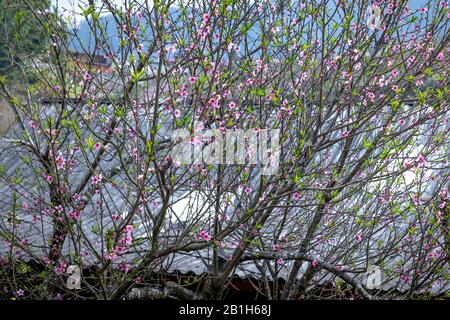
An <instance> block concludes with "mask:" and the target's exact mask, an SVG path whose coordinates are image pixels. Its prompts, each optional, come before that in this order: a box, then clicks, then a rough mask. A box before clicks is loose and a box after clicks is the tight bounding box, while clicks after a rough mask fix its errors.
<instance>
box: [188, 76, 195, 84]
mask: <svg viewBox="0 0 450 320" xmlns="http://www.w3.org/2000/svg"><path fill="white" fill-rule="evenodd" d="M196 81H197V78H196V77H194V76H192V77H189V83H190V84H194V83H195V82H196Z"/></svg>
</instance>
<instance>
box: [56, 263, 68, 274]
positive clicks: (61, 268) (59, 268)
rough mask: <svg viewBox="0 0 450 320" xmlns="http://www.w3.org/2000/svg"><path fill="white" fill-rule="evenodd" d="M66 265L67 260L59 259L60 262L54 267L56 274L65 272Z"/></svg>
mask: <svg viewBox="0 0 450 320" xmlns="http://www.w3.org/2000/svg"><path fill="white" fill-rule="evenodd" d="M67 266H68V265H67V262H65V261H61V262H60V263H59V264H58V265H57V266H56V267H55V269H54V271H55V273H56V274H61V273H64V272H66V269H67Z"/></svg>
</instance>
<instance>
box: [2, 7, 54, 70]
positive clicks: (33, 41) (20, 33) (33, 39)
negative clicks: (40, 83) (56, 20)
mask: <svg viewBox="0 0 450 320" xmlns="http://www.w3.org/2000/svg"><path fill="white" fill-rule="evenodd" d="M28 3H29V4H30V5H31V6H33V5H35V8H33V10H30V8H28V7H27V5H26V3H25V1H23V0H0V21H1V22H0V23H1V32H0V76H2V77H3V76H7V77H8V78H10V79H11V78H12V79H14V78H15V77H16V76H17V71H18V70H17V68H15V67H16V65H17V63H23V62H24V60H26V59H27V58H28V57H29V56H30V55H36V54H39V53H41V52H43V51H44V49H45V47H46V45H47V44H48V41H47V38H48V37H47V36H46V34H45V33H47V31H49V30H47V31H45V33H44V32H41V31H40V30H41V29H42V28H39V22H38V18H37V17H36V16H35V14H41V12H44V10H45V9H49V8H50V1H48V0H41V1H39V2H33V1H31V2H28ZM33 12H34V13H33ZM47 19H48V17H47V16H46V17H43V21H45V20H47ZM11 57H14V59H13V60H12V59H11ZM12 61H13V63H12Z"/></svg>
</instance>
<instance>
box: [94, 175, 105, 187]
mask: <svg viewBox="0 0 450 320" xmlns="http://www.w3.org/2000/svg"><path fill="white" fill-rule="evenodd" d="M102 180H103V176H102V175H101V174H99V175H95V176H93V177H92V179H91V181H92V184H93V185H98V184H99V183H101V182H102Z"/></svg>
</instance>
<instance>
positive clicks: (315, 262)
mask: <svg viewBox="0 0 450 320" xmlns="http://www.w3.org/2000/svg"><path fill="white" fill-rule="evenodd" d="M311 265H312V267H313V268H317V266H318V265H319V264H318V263H317V260H316V259H314V260H313V261H312V262H311Z"/></svg>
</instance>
